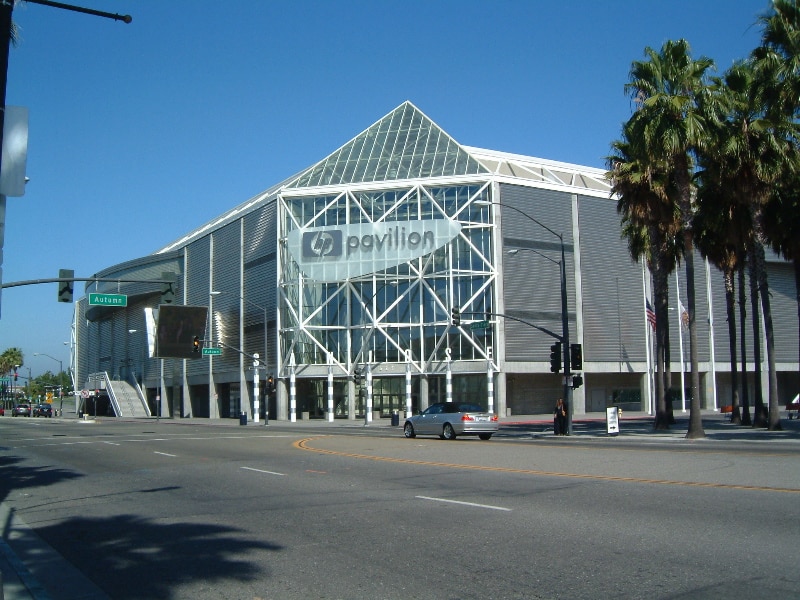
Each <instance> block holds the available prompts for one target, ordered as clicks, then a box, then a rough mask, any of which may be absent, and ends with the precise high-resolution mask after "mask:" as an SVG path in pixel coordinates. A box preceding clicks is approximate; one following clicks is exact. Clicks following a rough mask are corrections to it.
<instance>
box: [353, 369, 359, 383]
mask: <svg viewBox="0 0 800 600" xmlns="http://www.w3.org/2000/svg"><path fill="white" fill-rule="evenodd" d="M353 383H355V384H356V385H361V373H359V372H358V371H356V372H355V373H353Z"/></svg>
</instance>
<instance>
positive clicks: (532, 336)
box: [500, 184, 575, 362]
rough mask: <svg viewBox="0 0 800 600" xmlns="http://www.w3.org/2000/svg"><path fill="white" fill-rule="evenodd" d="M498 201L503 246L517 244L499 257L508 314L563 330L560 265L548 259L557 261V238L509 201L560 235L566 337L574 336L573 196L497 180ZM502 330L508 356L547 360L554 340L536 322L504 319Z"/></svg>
mask: <svg viewBox="0 0 800 600" xmlns="http://www.w3.org/2000/svg"><path fill="white" fill-rule="evenodd" d="M500 203H501V205H503V206H502V208H501V219H500V226H501V232H500V235H501V236H502V244H501V247H502V251H503V252H507V251H508V250H509V249H514V248H520V249H521V250H520V251H519V253H517V254H516V255H513V256H509V255H506V257H505V258H504V260H503V262H504V265H505V272H504V273H503V288H504V302H505V307H506V309H505V312H506V314H508V315H510V316H512V317H516V318H518V319H521V320H522V321H525V322H527V323H531V324H533V325H536V326H539V327H543V328H546V329H548V330H550V331H552V332H553V333H555V334H557V335H561V331H562V321H561V285H560V282H561V275H560V270H559V269H560V267H559V265H558V264H555V263H554V262H552V261H556V262H558V261H560V260H561V250H560V242H559V239H558V238H557V237H556V236H555V235H553V234H552V233H550V232H548V231H547V230H546V229H544V228H543V227H541V226H540V225H537V224H536V223H535V222H533V221H531V220H530V219H527V218H525V217H524V216H522V215H521V214H519V212H518V211H516V210H513V209H511V208H508V207H509V206H513V207H514V208H517V209H519V210H521V211H522V212H524V213H525V214H526V215H529V216H530V217H531V218H533V219H536V220H537V221H539V222H541V223H542V224H544V225H546V226H547V227H548V228H550V229H552V230H553V231H555V232H557V233H559V234H561V235H563V237H564V244H565V253H566V254H565V255H566V260H567V306H568V314H569V322H570V325H569V327H570V337H571V339H574V336H575V314H574V310H575V290H574V285H575V282H574V277H573V272H574V271H573V269H574V266H573V265H574V261H573V255H572V252H573V246H572V243H571V240H572V235H571V233H572V217H571V215H572V196H571V195H570V194H568V193H565V192H557V191H552V190H545V189H540V188H533V187H523V186H517V185H506V184H501V185H500ZM526 249H528V250H526ZM537 253H540V254H543V255H544V256H541V255H540V254H537ZM545 257H547V258H545ZM548 258H549V260H548ZM505 331H506V339H505V352H506V360H508V361H529V362H539V361H544V362H549V360H550V345H551V344H553V343H554V342H555V339H554V338H553V337H551V336H549V335H547V334H546V333H543V332H541V331H539V330H537V329H536V328H534V327H530V326H526V325H524V324H520V325H519V326H517V325H516V324H514V322H513V321H512V320H508V321H507V323H506V328H505Z"/></svg>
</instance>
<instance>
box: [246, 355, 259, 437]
mask: <svg viewBox="0 0 800 600" xmlns="http://www.w3.org/2000/svg"><path fill="white" fill-rule="evenodd" d="M258 358H259V356H258V352H254V353H253V423H258V417H259V415H260V413H261V401H260V400H259V398H260V393H259V389H258V384H259V379H260V377H259V375H258V371H259V369H260V368H261V367H260V365H261V361H259V360H258ZM245 397H246V396H245Z"/></svg>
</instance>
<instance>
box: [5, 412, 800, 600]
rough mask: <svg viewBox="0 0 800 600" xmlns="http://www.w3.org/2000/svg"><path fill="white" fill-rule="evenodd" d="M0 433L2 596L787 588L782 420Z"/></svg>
mask: <svg viewBox="0 0 800 600" xmlns="http://www.w3.org/2000/svg"><path fill="white" fill-rule="evenodd" d="M0 436H2V437H1V438H0V439H2V449H1V451H0V461H2V465H3V475H2V480H1V481H0V494H1V495H2V511H3V516H4V517H5V518H4V519H3V525H4V529H3V536H2V537H3V540H5V542H4V545H5V548H6V551H5V553H6V555H7V558H8V556H11V559H12V562H13V561H14V560H17V561H18V562H19V564H18V565H17V566H24V571H23V572H24V573H25V574H26V576H25V577H24V578H23V579H24V581H23V586H22V587H23V588H24V587H25V585H24V584H27V587H28V588H32V589H27V590H26V589H21V588H19V586H17V587H13V586H12V589H9V585H8V584H7V585H6V588H5V589H6V596H5V600H14V599H15V598H22V597H25V598H31V597H36V598H39V600H45V599H47V598H52V599H54V600H60V599H78V598H82V599H87V598H93V599H98V600H99V599H101V598H120V599H140V598H159V599H173V598H174V599H178V598H181V599H182V598H187V599H188V598H192V599H196V600H204V599H212V598H214V599H217V598H232V599H267V598H276V599H281V600H284V599H286V600H294V599H301V598H302V599H304V600H307V599H311V598H325V599H337V598H341V599H361V598H370V599H380V598H385V599H395V598H398V599H399V598H403V599H407V598H432V599H439V598H441V599H448V600H449V599H457V598H458V599H473V598H474V599H479V598H480V599H488V598H497V599H500V598H526V599H530V598H602V597H611V596H614V597H617V598H648V599H652V598H671V599H674V598H684V597H685V598H726V599H735V598H754V597H774V598H800V573H798V569H797V567H796V564H797V552H798V539H800V536H798V533H800V461H799V460H798V458H799V457H798V452H800V443H798V439H797V436H796V435H795V436H794V437H793V438H792V437H789V438H786V439H783V438H781V439H776V440H774V442H771V441H770V442H763V441H762V442H759V441H741V440H739V441H737V440H722V441H715V440H704V441H701V442H691V443H690V442H684V441H680V440H674V439H662V440H661V441H659V442H658V443H654V442H653V440H652V439H646V438H642V439H628V440H622V439H610V438H600V437H594V438H579V437H572V438H558V439H555V438H553V437H545V436H540V435H538V434H537V433H535V432H533V433H532V432H530V431H527V432H526V431H525V430H524V428H523V427H521V426H518V427H514V426H509V427H506V428H504V429H503V431H501V434H500V435H498V436H496V437H495V438H493V439H492V440H491V441H489V442H482V441H479V440H477V439H463V440H462V439H459V440H456V441H453V442H445V441H442V440H439V439H437V438H421V437H420V438H416V439H413V440H406V439H404V438H402V437H401V435H400V433H399V429H390V428H380V429H379V428H375V429H367V428H358V427H350V428H330V429H328V428H321V427H317V428H314V427H303V426H302V425H296V426H291V425H288V424H284V425H278V424H272V425H270V427H250V426H248V427H232V426H230V425H218V424H212V423H209V422H206V423H191V424H187V423H182V422H172V421H167V420H162V421H160V422H156V421H149V422H121V421H115V420H113V419H110V420H102V421H98V422H96V423H78V422H77V421H76V420H72V419H47V420H45V419H32V418H31V419H9V418H0ZM12 566H13V565H12ZM6 581H7V582H8V583H9V584H11V583H13V582H10V581H8V578H6ZM18 588H19V589H18ZM15 594H16V595H15Z"/></svg>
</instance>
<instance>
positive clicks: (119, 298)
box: [89, 293, 128, 306]
mask: <svg viewBox="0 0 800 600" xmlns="http://www.w3.org/2000/svg"><path fill="white" fill-rule="evenodd" d="M89 305H90V306H128V296H126V295H125V294H97V293H91V294H89Z"/></svg>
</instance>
